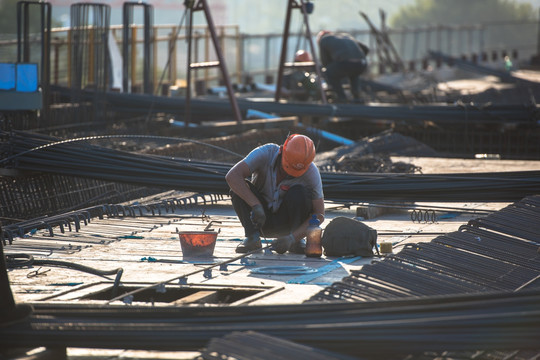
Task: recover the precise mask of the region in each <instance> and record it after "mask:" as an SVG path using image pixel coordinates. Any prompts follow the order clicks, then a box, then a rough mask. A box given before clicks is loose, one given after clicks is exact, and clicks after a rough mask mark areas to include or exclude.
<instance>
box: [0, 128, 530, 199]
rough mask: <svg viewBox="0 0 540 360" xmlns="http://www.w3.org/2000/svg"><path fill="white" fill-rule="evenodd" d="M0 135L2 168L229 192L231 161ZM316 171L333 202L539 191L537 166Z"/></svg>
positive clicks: (511, 196) (512, 195)
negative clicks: (432, 172)
mask: <svg viewBox="0 0 540 360" xmlns="http://www.w3.org/2000/svg"><path fill="white" fill-rule="evenodd" d="M0 136H2V138H3V140H4V141H3V142H2V143H1V144H0V145H1V147H0V153H1V154H2V159H3V160H0V164H1V166H3V167H5V168H14V169H19V170H31V171H39V172H44V173H53V174H63V175H69V176H76V177H83V178H84V177H86V178H92V179H100V180H107V181H114V182H120V183H128V184H133V185H142V186H149V187H158V188H166V189H175V190H183V191H194V192H200V193H215V194H227V193H228V191H229V188H228V185H227V183H226V182H225V178H224V176H225V174H226V173H227V171H228V170H229V169H230V168H231V166H232V164H225V163H212V162H203V161H195V160H190V159H178V158H174V157H163V156H156V155H148V154H135V153H129V152H125V151H119V150H113V149H108V148H103V147H99V146H93V145H88V144H87V143H85V142H81V141H73V140H64V141H56V139H52V138H49V137H45V136H40V135H36V134H31V133H24V132H16V131H14V132H11V133H1V134H0ZM141 137H142V138H144V136H141ZM223 151H226V150H225V149H224V150H223ZM321 176H322V181H323V190H324V193H325V198H326V199H328V200H335V201H347V200H355V201H371V200H391V201H423V200H428V201H449V202H456V201H495V202H504V201H516V200H519V199H521V198H523V197H526V196H529V195H535V194H538V193H540V181H539V180H540V171H521V172H501V173H475V174H438V175H423V174H378V173H377V174H369V173H331V172H321Z"/></svg>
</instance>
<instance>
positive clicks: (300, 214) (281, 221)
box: [231, 181, 313, 237]
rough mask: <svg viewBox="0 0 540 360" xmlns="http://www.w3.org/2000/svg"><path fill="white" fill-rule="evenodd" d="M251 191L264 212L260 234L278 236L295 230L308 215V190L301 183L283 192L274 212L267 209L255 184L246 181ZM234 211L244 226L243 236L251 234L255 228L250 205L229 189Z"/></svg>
mask: <svg viewBox="0 0 540 360" xmlns="http://www.w3.org/2000/svg"><path fill="white" fill-rule="evenodd" d="M247 183H248V185H249V187H250V189H251V191H252V192H253V193H254V194H255V196H257V198H258V199H259V201H260V202H261V204H262V205H263V208H264V212H265V213H266V223H265V224H264V226H263V228H262V229H261V236H264V237H279V236H283V235H287V234H290V233H291V232H292V231H294V230H296V229H297V228H298V227H299V226H300V225H302V223H303V222H304V221H306V219H308V217H309V216H310V214H311V212H312V209H313V206H312V203H311V196H310V194H309V191H308V190H307V189H306V187H305V186H303V185H298V184H297V185H294V186H292V187H291V188H290V189H289V190H288V191H287V194H285V196H284V198H283V202H282V203H281V206H280V207H279V209H278V211H277V212H276V213H272V212H271V210H269V209H268V206H267V205H268V204H267V202H266V200H264V198H263V196H262V195H261V193H260V192H259V191H258V190H257V189H256V188H255V186H254V185H253V184H252V183H251V182H249V181H247ZM231 200H232V204H233V208H234V211H236V214H237V215H238V218H239V219H240V223H241V224H242V226H243V227H244V232H245V236H246V237H247V236H250V235H252V234H253V233H254V232H255V231H257V229H256V228H255V226H254V225H253V223H252V222H251V207H250V206H249V205H248V204H247V203H246V202H245V201H244V200H243V199H242V198H240V197H239V196H238V195H236V194H235V193H234V192H232V191H231Z"/></svg>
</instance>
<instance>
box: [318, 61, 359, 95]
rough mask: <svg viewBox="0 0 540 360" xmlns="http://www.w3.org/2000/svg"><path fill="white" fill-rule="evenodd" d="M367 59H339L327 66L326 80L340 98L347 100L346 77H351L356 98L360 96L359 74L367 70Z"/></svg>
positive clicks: (352, 90)
mask: <svg viewBox="0 0 540 360" xmlns="http://www.w3.org/2000/svg"><path fill="white" fill-rule="evenodd" d="M366 67H367V65H366V61H365V60H363V61H362V60H353V61H337V62H333V63H330V64H328V65H327V66H326V72H325V76H326V80H327V81H328V84H330V86H331V87H332V89H333V90H334V91H335V92H336V95H337V97H338V99H339V100H347V96H346V95H345V91H344V90H343V85H342V83H341V82H342V81H343V79H345V78H348V79H349V83H350V86H351V93H352V95H353V97H354V99H355V100H358V99H359V98H360V95H359V92H358V87H359V85H360V81H359V78H358V77H359V76H360V74H362V73H363V72H364V70H366Z"/></svg>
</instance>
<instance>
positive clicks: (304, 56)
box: [294, 50, 313, 62]
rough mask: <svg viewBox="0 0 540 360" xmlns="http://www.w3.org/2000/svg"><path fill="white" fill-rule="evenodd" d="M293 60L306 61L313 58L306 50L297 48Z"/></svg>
mask: <svg viewBox="0 0 540 360" xmlns="http://www.w3.org/2000/svg"><path fill="white" fill-rule="evenodd" d="M294 61H295V62H307V61H313V59H312V58H311V55H310V54H309V53H308V52H307V51H306V50H298V51H297V52H296V54H294Z"/></svg>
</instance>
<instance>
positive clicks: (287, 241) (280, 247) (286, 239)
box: [272, 234, 294, 254]
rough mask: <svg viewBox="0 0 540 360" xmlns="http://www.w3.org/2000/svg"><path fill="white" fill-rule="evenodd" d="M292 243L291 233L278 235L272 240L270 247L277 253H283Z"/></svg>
mask: <svg viewBox="0 0 540 360" xmlns="http://www.w3.org/2000/svg"><path fill="white" fill-rule="evenodd" d="M293 244H294V236H293V234H289V235H285V236H280V237H278V238H277V239H275V240H273V241H272V249H274V251H275V252H277V253H278V254H285V253H286V252H287V251H288V250H289V249H290V248H291V246H292V245H293Z"/></svg>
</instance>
